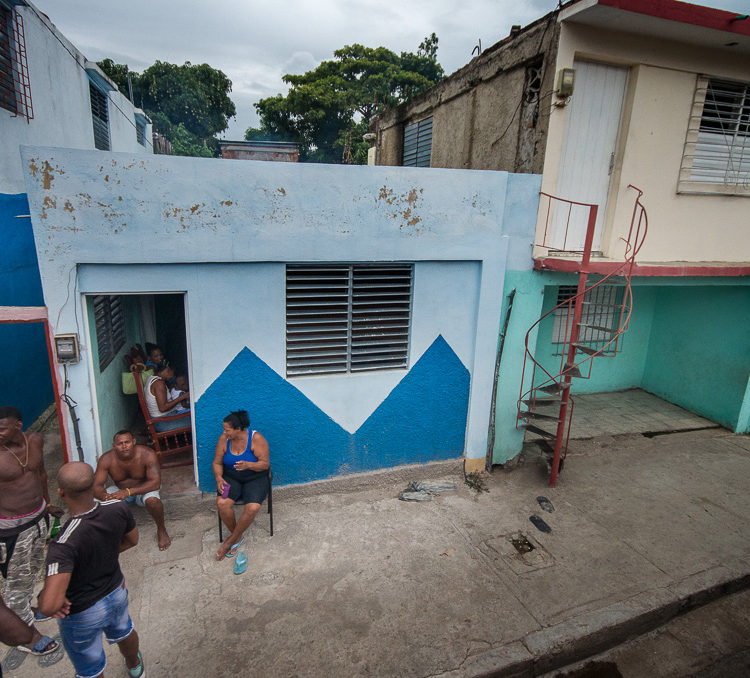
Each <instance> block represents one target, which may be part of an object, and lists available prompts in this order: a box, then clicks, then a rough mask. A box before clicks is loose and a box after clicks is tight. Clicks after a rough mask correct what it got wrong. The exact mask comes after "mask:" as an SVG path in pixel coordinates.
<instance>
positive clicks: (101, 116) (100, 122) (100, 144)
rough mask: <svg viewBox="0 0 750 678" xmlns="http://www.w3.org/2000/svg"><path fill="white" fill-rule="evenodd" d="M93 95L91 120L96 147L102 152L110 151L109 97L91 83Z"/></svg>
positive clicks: (91, 93) (90, 88)
mask: <svg viewBox="0 0 750 678" xmlns="http://www.w3.org/2000/svg"><path fill="white" fill-rule="evenodd" d="M89 93H90V95H91V120H92V121H93V123H94V147H95V148H98V149H99V150H100V151H108V150H109V112H108V108H107V95H106V94H105V93H104V92H102V91H101V90H100V89H99V88H98V87H97V86H96V85H94V83H93V82H89Z"/></svg>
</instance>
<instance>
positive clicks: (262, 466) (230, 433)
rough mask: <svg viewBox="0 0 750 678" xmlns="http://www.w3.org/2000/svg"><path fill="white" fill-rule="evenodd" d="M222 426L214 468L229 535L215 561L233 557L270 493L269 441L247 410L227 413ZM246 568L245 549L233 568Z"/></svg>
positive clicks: (220, 514) (221, 510) (223, 516)
mask: <svg viewBox="0 0 750 678" xmlns="http://www.w3.org/2000/svg"><path fill="white" fill-rule="evenodd" d="M223 426H224V432H223V433H222V434H221V435H220V436H219V440H218V442H217V443H216V454H215V455H214V462H213V470H214V477H215V478H216V490H217V494H218V496H217V497H216V505H217V507H218V509H219V516H220V518H221V520H222V522H223V523H224V525H226V527H227V529H228V530H229V532H230V535H229V537H227V539H225V540H224V541H223V542H222V544H221V546H220V547H219V550H218V551H217V552H216V560H223V559H224V558H232V557H234V556H235V555H236V554H237V551H238V549H239V547H240V546H241V545H242V542H244V541H245V536H244V535H245V531H246V530H247V528H248V527H250V525H251V523H252V522H253V520H254V519H255V516H256V515H257V514H258V511H260V505H261V504H262V503H263V500H264V499H265V498H266V496H267V494H268V469H269V468H270V466H271V464H270V461H269V456H268V442H267V441H266V439H265V438H264V437H263V436H262V435H261V434H260V433H258V432H257V431H253V430H252V429H251V428H250V419H249V417H248V415H247V412H246V411H245V410H238V411H236V412H231V413H230V414H228V415H227V416H226V417H224V423H223ZM239 500H242V501H243V502H244V503H245V506H244V508H243V510H242V514H241V515H240V517H239V520H238V519H236V518H235V515H234V504H235V502H237V501H239ZM246 568H247V554H246V553H245V552H244V551H243V552H241V553H240V555H239V556H238V559H237V563H236V564H235V568H234V571H235V573H237V574H241V573H242V572H244V571H245V569H246ZM238 570H239V572H238Z"/></svg>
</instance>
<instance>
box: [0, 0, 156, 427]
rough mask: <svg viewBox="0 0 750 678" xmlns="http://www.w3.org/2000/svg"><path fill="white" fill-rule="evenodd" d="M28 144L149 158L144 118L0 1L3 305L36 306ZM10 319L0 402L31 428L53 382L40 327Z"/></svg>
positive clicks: (93, 70) (18, 10) (24, 6)
mask: <svg viewBox="0 0 750 678" xmlns="http://www.w3.org/2000/svg"><path fill="white" fill-rule="evenodd" d="M27 144H30V145H47V146H58V147H68V148H83V149H100V150H102V151H128V152H130V153H144V154H145V153H151V152H152V149H151V145H152V142H151V121H150V120H149V119H148V117H147V116H146V115H145V114H144V113H143V111H141V110H140V109H138V108H136V107H135V106H134V105H133V104H132V103H131V102H130V101H129V100H128V98H127V97H125V96H123V95H122V94H121V93H120V92H119V91H118V90H117V87H116V86H115V84H114V83H113V82H112V81H111V80H110V79H109V78H108V77H107V76H106V75H105V74H104V73H103V72H102V71H101V70H100V69H99V67H98V66H97V65H96V64H95V63H93V62H91V61H89V60H88V59H86V57H85V56H84V55H83V54H81V52H80V51H78V49H76V47H75V46H74V45H73V44H71V42H70V41H69V40H68V39H67V38H66V37H65V36H64V35H62V34H61V33H60V31H58V30H57V28H55V26H54V24H52V22H51V21H50V20H49V18H48V17H47V16H46V15H44V14H43V13H41V12H40V11H39V10H38V9H37V8H36V7H34V5H32V4H31V3H30V2H26V1H25V0H0V233H2V240H3V254H4V257H3V262H4V263H3V266H2V270H0V306H2V307H36V308H40V307H43V306H44V299H43V296H42V287H41V284H40V280H39V269H38V266H37V255H36V250H35V247H34V239H33V234H32V229H31V221H30V219H29V216H28V215H29V208H28V204H27V200H26V194H25V188H24V181H23V168H22V165H21V156H20V153H19V148H20V147H21V146H22V145H27ZM103 161H104V160H103V157H102V162H103ZM39 169H40V171H42V172H44V171H46V168H39ZM69 282H70V284H71V285H74V276H73V277H71V278H70V281H69V280H68V279H67V278H65V279H61V280H59V281H58V284H60V285H61V286H66V285H68V283H69ZM16 315H17V313H16V312H14V311H13V310H8V309H6V310H4V311H3V313H2V316H1V317H0V323H2V324H0V338H1V339H2V342H1V343H2V345H3V346H4V347H6V350H5V355H6V359H5V360H4V361H3V366H2V368H1V370H2V372H1V374H2V376H1V377H0V403H2V404H12V405H15V406H17V407H18V408H19V409H20V410H21V412H22V414H23V415H24V420H25V423H26V424H30V423H31V422H32V421H33V420H34V419H36V418H37V417H38V416H39V415H40V414H41V413H42V412H43V411H44V410H45V408H47V406H49V405H50V404H51V403H52V400H53V394H52V383H51V381H50V370H49V360H48V355H47V346H46V341H45V333H44V330H43V325H42V324H40V323H38V322H37V323H24V324H16V323H15V322H12V321H13V320H14V317H15V316H16ZM23 315H24V318H28V317H29V315H28V313H26V314H23Z"/></svg>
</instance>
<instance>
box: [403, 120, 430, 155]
mask: <svg viewBox="0 0 750 678" xmlns="http://www.w3.org/2000/svg"><path fill="white" fill-rule="evenodd" d="M431 154H432V118H425V119H424V120H420V121H419V122H415V123H412V124H411V125H407V126H406V127H405V128H404V154H403V157H402V161H401V164H402V165H403V166H404V167H429V166H430V156H431Z"/></svg>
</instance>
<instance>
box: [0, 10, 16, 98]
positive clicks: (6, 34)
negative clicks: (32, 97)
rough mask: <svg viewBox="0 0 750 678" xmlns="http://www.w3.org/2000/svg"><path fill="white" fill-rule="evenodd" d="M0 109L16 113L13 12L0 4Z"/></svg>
mask: <svg viewBox="0 0 750 678" xmlns="http://www.w3.org/2000/svg"><path fill="white" fill-rule="evenodd" d="M0 107H2V108H5V109H7V110H9V111H11V112H13V113H15V112H16V110H17V108H16V86H15V83H14V81H13V11H12V10H11V9H9V8H8V7H5V6H3V5H2V4H0Z"/></svg>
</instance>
